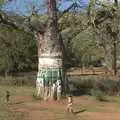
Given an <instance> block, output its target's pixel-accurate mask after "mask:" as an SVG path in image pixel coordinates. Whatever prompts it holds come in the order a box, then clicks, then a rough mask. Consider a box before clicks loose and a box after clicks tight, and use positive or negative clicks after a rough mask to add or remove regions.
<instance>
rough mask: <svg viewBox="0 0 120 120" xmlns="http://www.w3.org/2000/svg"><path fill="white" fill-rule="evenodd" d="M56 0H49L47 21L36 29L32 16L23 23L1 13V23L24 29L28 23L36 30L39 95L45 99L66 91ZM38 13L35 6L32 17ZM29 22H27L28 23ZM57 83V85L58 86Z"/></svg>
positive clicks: (28, 25) (32, 29) (37, 85)
mask: <svg viewBox="0 0 120 120" xmlns="http://www.w3.org/2000/svg"><path fill="white" fill-rule="evenodd" d="M56 2H57V1H56V0H47V9H48V10H47V15H48V19H47V22H45V23H44V24H42V28H41V27H40V28H37V29H35V28H34V27H33V26H32V24H31V18H29V20H28V19H25V22H24V23H23V25H21V24H19V23H17V22H13V21H10V19H6V17H5V15H3V14H0V23H2V24H6V25H8V26H12V27H13V28H15V29H24V26H25V25H26V26H27V27H28V28H29V29H30V30H31V31H32V32H34V35H35V38H36V41H37V47H38V74H37V80H36V88H37V90H36V93H37V96H39V97H41V98H43V99H49V98H51V99H54V98H56V94H57V91H58V92H59V95H61V93H63V92H65V88H66V87H65V86H66V82H65V79H64V76H65V74H64V65H63V64H64V58H63V57H64V49H63V43H62V39H61V35H60V32H59V28H58V23H57V8H56ZM35 15H36V11H35V9H34V8H33V11H32V15H31V16H32V17H34V16H35ZM26 23H27V24H26ZM56 84H57V86H56Z"/></svg>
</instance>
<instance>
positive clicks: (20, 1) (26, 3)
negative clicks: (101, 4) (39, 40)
mask: <svg viewBox="0 0 120 120" xmlns="http://www.w3.org/2000/svg"><path fill="white" fill-rule="evenodd" d="M44 1H45V0H13V1H12V2H9V3H8V4H7V5H6V6H5V9H6V10H7V11H16V12H17V13H21V14H24V13H28V11H30V9H31V8H32V5H33V4H34V5H36V6H37V8H39V9H40V11H41V12H42V11H43V8H44V6H43V2H44ZM71 1H72V0H71ZM87 2H88V0H81V3H80V4H81V6H85V4H86V3H87ZM70 4H71V2H66V0H62V2H61V7H60V10H64V9H65V8H67V7H69V5H70Z"/></svg>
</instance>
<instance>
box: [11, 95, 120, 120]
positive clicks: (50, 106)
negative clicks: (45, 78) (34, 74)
mask: <svg viewBox="0 0 120 120" xmlns="http://www.w3.org/2000/svg"><path fill="white" fill-rule="evenodd" d="M73 100H74V101H73V104H74V105H73V108H74V114H72V113H68V112H67V111H66V100H62V101H61V102H57V101H40V100H34V99H33V98H32V97H31V96H14V97H13V101H12V104H10V105H9V108H10V111H11V112H10V115H11V116H13V117H15V114H17V115H18V116H20V115H22V114H23V118H21V120H120V109H119V108H120V103H117V102H116V103H113V102H112V103H111V102H99V101H96V100H94V99H93V98H91V97H89V96H81V97H73ZM84 108H85V111H82V109H84ZM81 111H82V112H81ZM12 114H14V115H12ZM17 115H16V116H17ZM11 120H13V119H12V117H11ZM15 120H16V119H15ZM17 120H20V119H17Z"/></svg>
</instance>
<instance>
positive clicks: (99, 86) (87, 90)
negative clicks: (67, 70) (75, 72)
mask: <svg viewBox="0 0 120 120" xmlns="http://www.w3.org/2000/svg"><path fill="white" fill-rule="evenodd" d="M69 84H70V85H69V86H70V90H71V91H72V92H73V93H75V94H76V95H80V94H91V89H93V90H94V91H97V90H98V91H102V92H104V94H105V95H117V94H119V92H120V81H119V80H118V79H116V78H111V77H108V78H107V77H99V76H86V77H85V76H84V77H70V78H69Z"/></svg>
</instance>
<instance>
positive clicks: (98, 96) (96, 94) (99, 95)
mask: <svg viewBox="0 0 120 120" xmlns="http://www.w3.org/2000/svg"><path fill="white" fill-rule="evenodd" d="M91 95H92V96H94V97H95V98H96V100H98V101H106V98H105V94H104V92H103V91H101V90H94V89H91Z"/></svg>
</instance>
